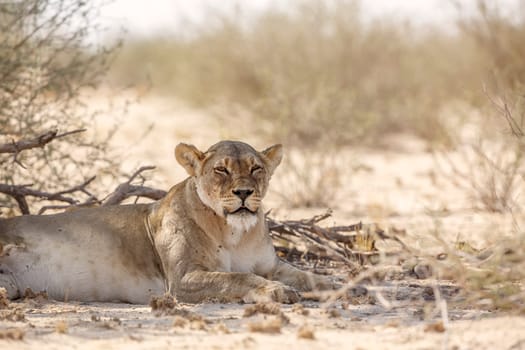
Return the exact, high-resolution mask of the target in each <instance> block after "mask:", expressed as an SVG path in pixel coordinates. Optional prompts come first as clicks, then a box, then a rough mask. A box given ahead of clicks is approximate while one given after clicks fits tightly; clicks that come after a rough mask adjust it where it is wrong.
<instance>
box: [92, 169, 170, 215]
mask: <svg viewBox="0 0 525 350" xmlns="http://www.w3.org/2000/svg"><path fill="white" fill-rule="evenodd" d="M153 169H155V167H154V166H143V167H141V168H139V169H138V170H137V171H135V173H133V175H131V176H130V178H129V180H128V181H126V182H124V183H122V184H120V185H118V186H117V188H116V189H115V191H113V193H112V194H110V195H109V196H108V197H107V199H106V200H105V201H104V202H103V204H102V205H103V206H108V205H117V204H120V203H122V202H123V201H124V200H126V199H127V198H129V197H146V198H149V199H153V200H159V199H161V198H162V197H164V196H165V195H166V191H163V190H159V189H155V188H151V187H147V186H144V185H143V184H144V178H142V183H141V184H140V185H132V184H131V182H132V181H133V180H135V178H137V177H138V176H141V174H142V172H144V171H147V170H153ZM141 177H142V176H141Z"/></svg>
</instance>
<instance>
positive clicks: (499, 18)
mask: <svg viewBox="0 0 525 350" xmlns="http://www.w3.org/2000/svg"><path fill="white" fill-rule="evenodd" d="M0 26H1V27H2V28H1V29H2V30H1V34H0V39H1V41H2V45H1V46H0V57H1V58H2V65H1V71H0V75H1V76H2V77H3V79H2V81H1V82H0V94H1V95H0V99H1V102H2V103H1V104H0V122H1V125H2V126H1V130H0V138H1V139H0V143H4V144H7V143H9V142H13V141H16V140H21V139H24V138H30V137H36V136H38V135H40V134H41V133H42V132H45V131H48V130H53V129H57V130H60V131H61V132H66V131H70V130H77V129H78V130H84V129H85V131H82V132H81V133H80V134H75V136H74V137H71V136H68V137H64V138H62V139H61V140H62V141H61V142H60V143H58V142H57V143H55V142H53V143H51V144H50V145H49V146H46V147H44V148H42V149H40V148H37V149H33V150H32V151H31V152H18V151H17V152H16V153H15V156H14V157H13V154H12V153H4V154H0V156H1V157H2V159H1V160H2V165H1V169H0V170H1V171H2V173H1V175H2V182H3V183H5V184H7V185H23V184H32V186H33V187H37V188H46V189H48V190H53V191H58V190H60V189H61V188H64V187H74V186H75V185H76V184H78V183H82V182H83V181H85V180H86V179H88V178H89V177H90V176H92V175H96V176H97V180H96V181H95V182H94V183H93V184H90V186H92V187H93V188H97V190H92V191H88V192H89V193H88V194H86V193H84V192H82V191H81V193H78V195H79V196H83V198H84V199H85V200H90V201H94V202H101V201H102V199H101V198H102V197H101V196H102V194H100V193H102V192H104V191H106V192H107V191H108V189H109V188H112V187H114V186H115V183H117V182H118V181H122V179H125V178H126V177H125V175H126V174H129V173H130V172H132V171H134V170H136V169H137V168H138V167H139V166H140V165H144V164H151V165H154V166H156V167H157V172H156V173H155V175H154V176H149V177H148V179H150V180H152V181H153V182H152V184H153V185H154V186H157V187H162V188H167V187H168V186H169V185H170V184H173V183H175V182H177V181H180V180H182V179H183V178H184V177H185V176H186V175H185V174H184V173H183V171H182V170H181V169H179V167H178V166H177V165H176V164H175V162H174V160H173V156H172V155H173V147H174V146H175V145H176V144H177V143H178V142H190V143H195V144H196V145H197V146H198V147H200V148H203V149H206V148H207V147H209V146H210V145H211V144H214V143H215V142H217V141H218V140H220V139H224V138H232V139H238V140H243V141H246V142H248V143H251V144H253V145H254V146H256V147H257V148H259V149H262V148H264V147H266V146H268V145H269V144H272V143H282V144H284V146H285V149H286V157H285V161H284V163H283V165H282V167H281V169H280V170H279V171H280V173H277V174H276V178H279V179H281V180H275V182H276V184H275V185H274V186H275V188H276V193H275V194H274V195H271V196H270V201H271V205H272V206H277V207H289V208H298V207H302V208H310V207H312V208H324V207H335V208H341V210H343V211H347V212H348V213H351V214H352V216H362V215H365V216H369V215H372V214H371V213H375V214H377V215H380V216H384V215H386V216H389V215H390V216H391V215H393V213H402V212H406V213H410V212H413V211H414V210H416V211H417V210H419V211H424V210H431V211H434V210H438V211H443V210H451V208H460V209H461V208H476V209H482V210H489V211H490V212H506V211H508V210H511V209H512V208H519V207H521V205H520V200H519V198H518V197H519V196H518V194H519V193H520V190H519V188H520V186H521V183H522V181H521V180H522V179H521V177H522V170H523V169H522V156H521V153H522V145H521V144H522V135H521V130H522V129H521V122H522V119H523V115H524V97H523V96H524V92H525V91H524V90H525V89H524V82H525V45H523V43H524V42H525V2H523V1H519V0H500V1H488V0H463V1H459V0H457V1H424V2H423V1H417V2H416V1H408V0H396V1H383V0H373V1H357V0H356V1H345V0H330V1H321V0H300V1H299V0H298V1H287V2H282V1H270V0H258V1H250V2H241V1H230V0H228V1H221V2H217V1H211V0H199V1H191V2H190V1H175V0H173V1H169V0H159V1H155V2H147V1H133V2H129V1H124V0H116V1H109V2H107V1H93V2H89V3H85V2H81V1H75V0H28V1H15V2H1V3H0ZM402 156H403V157H402ZM371 176H377V178H372V177H371ZM371 180H373V181H371ZM441 180H443V181H442V182H440V181H441ZM445 184H447V185H448V186H451V187H450V188H451V189H456V190H458V191H454V192H448V193H445V192H444V191H442V189H443V188H444V187H443V186H445ZM396 189H397V190H396ZM430 189H433V191H431V190H430ZM396 191H397V192H396ZM96 193H98V194H96ZM451 193H454V194H457V195H451ZM440 196H442V197H443V198H441V199H440ZM445 197H446V198H445ZM86 198H87V199H86ZM347 198H352V201H346V199H347ZM38 200H42V198H39V199H38ZM75 201H77V200H76V199H75ZM343 201H344V204H342V203H343ZM2 203H3V206H4V207H8V208H13V207H16V205H15V201H13V199H12V198H9V197H6V198H5V199H4V200H3V202H2ZM375 214H374V215H375Z"/></svg>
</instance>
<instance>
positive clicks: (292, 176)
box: [272, 149, 351, 208]
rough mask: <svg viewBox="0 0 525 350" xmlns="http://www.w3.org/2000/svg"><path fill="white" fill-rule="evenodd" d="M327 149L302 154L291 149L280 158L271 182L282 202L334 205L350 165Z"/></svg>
mask: <svg viewBox="0 0 525 350" xmlns="http://www.w3.org/2000/svg"><path fill="white" fill-rule="evenodd" d="M341 158H343V156H341V155H337V153H336V152H335V151H334V152H332V151H330V150H328V149H327V150H325V151H324V152H322V153H303V152H296V151H294V150H292V151H291V152H289V153H288V154H287V155H286V157H285V158H284V160H283V162H282V164H281V165H280V167H279V169H278V175H276V176H275V179H274V180H273V184H272V191H273V192H274V193H276V194H277V195H278V196H279V197H280V198H281V200H282V201H283V204H285V205H286V206H288V207H291V208H298V207H307V208H310V207H317V208H323V207H332V208H333V207H336V206H337V201H338V199H339V198H338V196H337V194H338V192H339V190H340V188H341V185H342V178H343V176H344V175H345V172H348V171H349V168H350V167H351V164H350V162H345V160H344V159H341Z"/></svg>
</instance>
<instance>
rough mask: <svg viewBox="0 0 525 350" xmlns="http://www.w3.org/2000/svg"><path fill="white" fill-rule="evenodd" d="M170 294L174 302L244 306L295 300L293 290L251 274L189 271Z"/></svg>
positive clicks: (296, 299) (296, 294) (295, 295)
mask: <svg viewBox="0 0 525 350" xmlns="http://www.w3.org/2000/svg"><path fill="white" fill-rule="evenodd" d="M173 290H174V291H175V293H174V294H175V295H176V297H177V299H179V300H180V301H185V302H191V303H196V302H201V301H204V300H206V299H219V300H222V301H239V300H242V301H244V302H247V303H254V302H265V301H277V302H281V303H295V302H297V301H298V300H299V295H298V293H297V291H296V290H294V289H293V288H291V287H289V286H286V285H284V284H283V283H280V282H277V281H270V280H267V279H265V278H263V277H260V276H257V275H255V274H253V273H239V272H209V271H201V270H198V271H192V272H189V273H187V274H185V275H184V276H183V278H182V279H181V280H180V282H179V283H178V284H177V285H174V286H173ZM173 290H172V292H173Z"/></svg>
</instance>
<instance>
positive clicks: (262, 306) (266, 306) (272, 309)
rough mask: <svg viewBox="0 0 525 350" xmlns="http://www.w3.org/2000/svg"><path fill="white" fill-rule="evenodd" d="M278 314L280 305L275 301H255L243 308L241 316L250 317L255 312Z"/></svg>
mask: <svg viewBox="0 0 525 350" xmlns="http://www.w3.org/2000/svg"><path fill="white" fill-rule="evenodd" d="M259 313H260V314H266V315H279V314H281V306H280V305H279V304H277V303H257V304H254V305H249V306H247V307H246V308H244V313H243V317H250V316H253V315H256V314H259Z"/></svg>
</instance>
